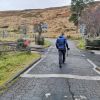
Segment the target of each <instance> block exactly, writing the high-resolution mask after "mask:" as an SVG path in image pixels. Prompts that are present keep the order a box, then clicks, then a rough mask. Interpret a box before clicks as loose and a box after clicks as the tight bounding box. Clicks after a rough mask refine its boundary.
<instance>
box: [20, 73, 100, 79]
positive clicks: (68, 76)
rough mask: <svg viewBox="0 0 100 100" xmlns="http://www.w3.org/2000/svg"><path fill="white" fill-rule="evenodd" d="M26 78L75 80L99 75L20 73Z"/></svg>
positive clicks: (93, 77) (98, 77)
mask: <svg viewBox="0 0 100 100" xmlns="http://www.w3.org/2000/svg"><path fill="white" fill-rule="evenodd" d="M21 77H26V78H67V79H77V80H100V76H79V75H70V74H33V75H32V74H22V75H21Z"/></svg>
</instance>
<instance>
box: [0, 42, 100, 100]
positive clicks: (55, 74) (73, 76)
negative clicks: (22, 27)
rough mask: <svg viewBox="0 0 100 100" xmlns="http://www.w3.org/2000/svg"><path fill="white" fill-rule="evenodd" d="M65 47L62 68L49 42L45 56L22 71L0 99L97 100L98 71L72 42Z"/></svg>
mask: <svg viewBox="0 0 100 100" xmlns="http://www.w3.org/2000/svg"><path fill="white" fill-rule="evenodd" d="M52 42H53V43H55V40H52ZM69 46H70V48H71V50H70V52H69V56H68V57H67V59H66V63H65V64H64V65H63V68H62V69H59V67H58V53H57V50H56V48H55V45H54V44H53V45H52V46H51V47H50V48H49V50H48V53H47V54H46V56H43V59H41V61H39V62H38V63H37V64H35V65H34V66H32V68H31V69H29V70H28V71H27V72H25V73H24V74H22V75H21V77H20V79H19V80H18V81H17V82H16V83H14V84H13V85H12V86H11V87H10V88H9V89H8V90H7V91H5V93H4V94H2V95H1V96H0V100H100V74H98V73H97V72H95V71H94V70H93V66H92V65H91V64H90V63H89V62H88V61H87V58H86V57H85V56H84V55H83V54H82V53H81V52H80V51H79V50H78V49H77V48H76V47H75V45H74V43H73V42H72V41H69Z"/></svg>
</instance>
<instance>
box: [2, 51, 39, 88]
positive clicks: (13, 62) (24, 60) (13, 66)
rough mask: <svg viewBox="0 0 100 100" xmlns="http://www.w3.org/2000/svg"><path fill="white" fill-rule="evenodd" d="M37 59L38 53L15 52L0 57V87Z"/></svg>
mask: <svg viewBox="0 0 100 100" xmlns="http://www.w3.org/2000/svg"><path fill="white" fill-rule="evenodd" d="M38 58H40V55H39V54H38V53H31V54H28V53H25V52H16V53H7V54H3V55H0V87H1V86H3V85H4V84H5V83H6V82H8V81H9V80H10V79H11V78H12V77H13V76H14V75H16V74H17V73H19V72H20V71H22V70H23V69H25V67H26V66H28V65H29V64H31V63H32V62H34V61H35V60H36V59H38Z"/></svg>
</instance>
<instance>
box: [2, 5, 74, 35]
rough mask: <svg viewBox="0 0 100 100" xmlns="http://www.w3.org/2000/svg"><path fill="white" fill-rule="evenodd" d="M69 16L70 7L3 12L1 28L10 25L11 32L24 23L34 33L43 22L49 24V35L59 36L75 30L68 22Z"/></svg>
mask: <svg viewBox="0 0 100 100" xmlns="http://www.w3.org/2000/svg"><path fill="white" fill-rule="evenodd" d="M69 16H70V7H69V6H64V7H54V8H46V9H27V10H22V11H1V12H0V27H2V26H6V25H8V26H9V29H10V30H13V29H14V30H15V29H17V28H18V26H19V25H21V24H22V23H24V24H26V25H27V26H28V27H29V30H30V32H32V28H33V25H34V24H35V23H36V22H41V21H42V22H46V23H48V26H49V28H48V34H58V33H60V32H62V31H64V32H69V31H70V30H72V31H73V30H75V27H74V25H73V24H72V23H69V21H68V18H69Z"/></svg>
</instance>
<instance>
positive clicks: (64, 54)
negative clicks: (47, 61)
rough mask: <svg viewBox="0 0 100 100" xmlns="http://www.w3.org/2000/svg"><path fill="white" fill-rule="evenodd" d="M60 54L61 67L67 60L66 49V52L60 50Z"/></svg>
mask: <svg viewBox="0 0 100 100" xmlns="http://www.w3.org/2000/svg"><path fill="white" fill-rule="evenodd" d="M58 52H59V64H60V65H61V64H62V63H64V62H65V59H66V57H65V56H66V49H64V50H58Z"/></svg>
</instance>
